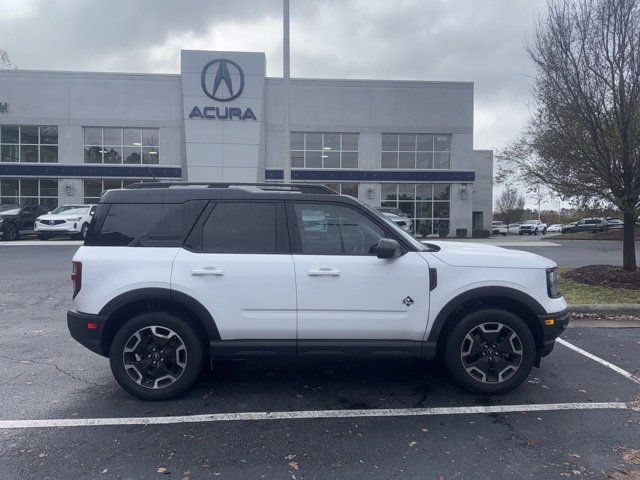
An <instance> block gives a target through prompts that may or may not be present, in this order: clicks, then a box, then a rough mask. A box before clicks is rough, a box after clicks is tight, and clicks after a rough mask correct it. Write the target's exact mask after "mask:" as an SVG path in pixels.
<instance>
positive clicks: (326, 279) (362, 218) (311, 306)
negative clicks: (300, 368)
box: [287, 202, 429, 353]
mask: <svg viewBox="0 0 640 480" xmlns="http://www.w3.org/2000/svg"><path fill="white" fill-rule="evenodd" d="M287 212H288V215H287V216H288V218H289V220H290V222H291V232H292V234H291V237H292V241H293V242H294V244H293V249H294V253H293V259H294V262H295V271H296V286H297V292H298V352H300V353H312V352H314V351H318V350H323V349H331V348H338V349H345V348H346V349H349V348H355V349H359V348H361V347H365V348H369V347H372V346H373V348H378V346H381V347H382V349H383V350H384V349H386V348H387V347H386V346H385V345H383V344H381V343H380V342H376V341H386V342H389V345H390V344H391V343H393V341H398V340H411V341H418V340H421V339H422V336H423V334H424V330H425V326H426V323H427V317H428V309H429V265H428V264H427V262H426V260H425V259H424V258H423V257H422V256H421V255H420V254H418V253H417V252H411V251H406V250H405V251H404V253H403V255H402V256H400V257H399V258H395V259H380V258H378V257H377V256H376V251H375V247H376V245H377V243H378V241H379V240H380V239H381V238H383V237H387V236H389V231H388V230H387V229H386V228H385V227H384V226H383V225H382V224H380V223H378V222H376V221H374V220H373V219H372V218H371V217H369V216H368V215H365V214H364V212H362V211H360V210H359V209H356V208H354V207H352V206H349V205H345V204H330V203H324V202H323V203H304V202H296V203H293V204H290V205H288V210H287ZM345 341H347V342H346V343H345ZM349 341H352V343H351V344H349ZM370 341H373V342H370ZM400 343H402V342H400ZM395 345H399V344H398V343H396V344H395ZM411 345H413V347H410V348H414V347H417V345H416V344H413V343H411Z"/></svg>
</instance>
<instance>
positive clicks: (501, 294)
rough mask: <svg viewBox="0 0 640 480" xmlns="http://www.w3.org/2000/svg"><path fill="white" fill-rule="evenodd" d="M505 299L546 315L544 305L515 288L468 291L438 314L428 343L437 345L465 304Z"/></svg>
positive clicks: (486, 288)
mask: <svg viewBox="0 0 640 480" xmlns="http://www.w3.org/2000/svg"><path fill="white" fill-rule="evenodd" d="M496 297H498V298H504V299H508V300H512V301H517V302H519V303H522V304H524V305H525V306H527V307H528V308H529V309H530V310H531V311H533V313H535V314H536V315H545V314H546V311H545V309H544V307H543V306H542V305H540V303H539V302H538V301H537V300H536V299H535V298H533V297H531V296H530V295H527V294H526V293H524V292H521V291H520V290H516V289H515V288H509V287H479V288H474V289H471V290H468V291H466V292H463V293H461V294H460V295H458V296H457V297H455V298H453V299H452V300H450V301H449V302H448V303H447V304H446V305H445V306H444V307H443V308H442V309H441V310H440V312H439V313H438V315H437V316H436V319H435V320H434V322H433V326H432V327H431V331H430V332H429V337H428V338H427V343H429V344H436V343H437V342H438V340H439V337H440V333H441V332H442V329H443V327H444V325H445V324H446V322H447V320H448V319H449V317H450V316H451V314H453V313H454V312H455V311H456V310H457V309H458V308H459V307H460V306H462V305H463V304H465V303H467V302H470V301H473V300H482V299H483V298H496Z"/></svg>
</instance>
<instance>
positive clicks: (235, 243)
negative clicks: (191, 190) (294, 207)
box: [171, 201, 296, 352]
mask: <svg viewBox="0 0 640 480" xmlns="http://www.w3.org/2000/svg"><path fill="white" fill-rule="evenodd" d="M171 288H172V290H179V291H181V292H183V293H185V294H187V295H189V296H191V297H193V298H195V299H196V300H198V301H199V302H200V303H201V304H202V305H204V306H205V307H206V308H207V309H208V310H209V312H210V313H211V316H212V317H213V319H214V321H215V322H216V326H217V327H218V331H219V332H220V336H221V339H222V340H223V343H224V341H233V340H242V341H248V342H244V345H241V346H244V347H246V346H247V345H248V344H254V345H255V346H256V348H260V345H261V343H262V344H264V345H265V346H266V344H267V343H271V344H273V342H269V340H283V341H284V342H283V344H282V346H283V347H284V348H288V349H289V350H290V351H291V352H294V351H295V339H296V289H295V275H294V267H293V259H292V258H291V252H290V249H289V239H288V234H287V230H286V220H285V211H284V204H283V202H276V201H255V202H249V201H243V202H233V201H228V202H218V203H212V204H211V205H210V206H209V207H208V208H207V210H206V211H205V213H204V214H203V216H202V218H201V221H200V222H199V223H198V224H197V225H196V227H195V228H194V230H193V232H192V233H191V235H190V236H189V238H188V240H187V242H186V246H185V248H183V249H182V250H181V251H180V252H179V253H178V255H177V256H176V258H175V260H174V264H173V272H172V276H171Z"/></svg>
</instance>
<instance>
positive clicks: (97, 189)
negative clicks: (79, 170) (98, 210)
mask: <svg viewBox="0 0 640 480" xmlns="http://www.w3.org/2000/svg"><path fill="white" fill-rule="evenodd" d="M139 181H140V180H135V179H134V180H131V179H127V180H110V179H107V180H100V179H91V180H84V181H83V182H82V183H83V187H84V203H86V204H91V203H98V202H99V201H100V195H102V192H104V191H105V190H113V189H117V188H124V187H126V186H127V185H130V184H132V183H137V182H139Z"/></svg>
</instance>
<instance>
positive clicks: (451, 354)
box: [444, 308, 537, 395]
mask: <svg viewBox="0 0 640 480" xmlns="http://www.w3.org/2000/svg"><path fill="white" fill-rule="evenodd" d="M481 326H483V327H481ZM483 328H486V329H487V330H488V331H487V332H486V333H485V332H482V329H483ZM494 329H495V330H496V331H497V332H498V333H495V332H492V331H491V330H494ZM509 332H511V333H513V334H515V335H516V337H517V338H515V339H514V337H513V336H512V335H511V334H510V333H509ZM478 333H482V335H484V336H485V338H486V339H487V340H488V341H489V342H491V340H492V339H494V340H496V344H491V343H489V349H488V350H486V349H483V347H482V346H481V345H480V343H479V342H480V341H482V340H481V339H482V337H481V336H478ZM496 337H497V338H496ZM502 338H506V340H504V341H501V339H502ZM508 339H512V340H508ZM507 340H508V341H509V344H506V343H505V342H506V341H507ZM492 345H498V348H496V349H494V348H492ZM500 345H502V347H500ZM514 345H515V346H517V347H519V349H520V353H519V354H518V353H517V351H516V350H517V349H516V348H515V347H514ZM444 347H445V352H444V360H445V363H446V365H447V367H448V369H449V372H450V373H451V376H452V377H453V378H454V380H455V381H456V382H457V383H458V385H460V386H461V387H463V388H464V389H466V390H469V391H470V392H473V393H480V394H486V395H493V394H501V393H506V392H509V391H510V390H513V389H514V388H516V387H517V386H518V385H520V384H521V383H522V382H523V381H524V380H525V379H526V378H527V377H528V376H529V373H530V372H531V369H532V368H533V363H534V360H535V358H536V354H537V352H536V344H535V340H534V338H533V334H532V333H531V330H529V327H528V326H527V324H526V323H525V322H524V320H522V319H521V318H520V317H518V316H517V315H514V314H513V313H511V312H508V311H506V310H501V309H498V308H487V309H484V310H478V311H476V312H472V313H470V314H468V315H467V316H465V317H464V318H463V319H462V320H461V321H460V322H459V323H458V324H457V325H456V326H455V327H454V328H453V329H452V330H451V332H450V333H449V335H448V336H447V338H446V340H445V344H444ZM466 352H469V353H466ZM482 352H484V354H483V353H482ZM503 355H505V356H504V357H503ZM476 359H477V360H476ZM492 359H493V362H494V367H493V370H490V369H489V365H490V362H491V361H492ZM474 362H478V367H475V365H472V363H474ZM495 365H498V367H497V368H501V367H503V366H504V368H502V370H501V371H500V372H498V373H499V375H496V367H495ZM469 369H470V371H469ZM482 369H486V371H485V373H484V377H482V376H481V375H482ZM483 378H484V379H483Z"/></svg>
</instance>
